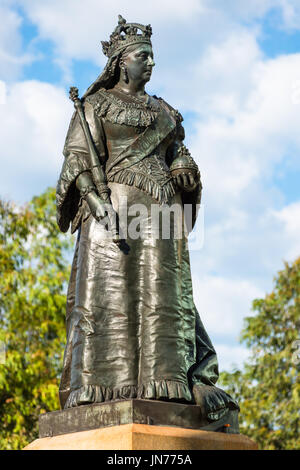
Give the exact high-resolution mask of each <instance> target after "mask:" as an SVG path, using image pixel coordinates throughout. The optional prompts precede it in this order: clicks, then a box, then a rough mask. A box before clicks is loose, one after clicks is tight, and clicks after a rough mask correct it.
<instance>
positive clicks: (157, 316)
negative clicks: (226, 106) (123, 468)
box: [57, 16, 238, 421]
mask: <svg viewBox="0 0 300 470" xmlns="http://www.w3.org/2000/svg"><path fill="white" fill-rule="evenodd" d="M151 34H152V30H151V27H150V25H148V26H143V25H141V24H136V23H126V20H125V19H124V18H122V17H121V16H119V23H118V26H117V27H116V29H115V30H114V32H113V33H112V35H111V36H110V40H109V42H102V45H103V52H104V54H105V55H106V56H107V57H108V62H107V65H106V67H105V68H104V70H103V72H102V73H101V75H100V76H99V77H98V78H97V79H96V81H95V82H94V83H93V84H92V85H91V86H90V87H89V88H88V90H87V91H86V93H85V94H84V96H83V97H82V99H81V100H80V103H81V105H82V109H83V111H84V118H85V120H86V123H87V125H88V128H89V133H90V136H89V137H90V141H89V139H88V136H87V133H86V132H84V126H83V122H82V120H83V118H82V116H80V115H79V114H80V113H79V112H78V111H76V112H75V113H74V115H73V117H72V120H71V123H70V127H69V131H68V134H67V137H66V142H65V147H64V157H65V159H64V164H63V168H62V171H61V175H60V178H59V181H58V185H57V216H58V224H59V227H60V229H61V230H62V231H63V232H66V231H67V230H68V228H69V226H70V224H71V231H72V233H74V232H75V231H76V230H78V237H77V244H76V248H75V254H74V260H73V265H72V271H71V278H70V283H69V288H68V294H67V320H66V324H67V345H66V349H65V354H64V364H63V373H62V378H61V384H60V401H61V406H62V408H69V407H74V406H79V405H84V404H89V403H97V402H104V401H112V400H121V399H129V398H143V399H149V400H167V401H175V402H181V403H187V404H199V405H200V406H202V408H203V412H205V413H206V416H207V418H208V419H209V420H211V421H213V420H218V419H219V418H220V416H222V415H223V414H224V413H226V412H227V411H228V409H237V408H238V405H237V404H236V403H235V401H234V400H233V399H232V398H231V397H230V396H229V395H228V394H227V393H225V392H224V391H223V390H221V389H219V388H218V387H216V386H215V383H216V381H217V379H218V363H217V358H216V353H215V350H214V348H213V346H212V344H211V341H210V339H209V337H208V335H207V333H206V331H205V329H204V327H203V325H202V322H201V320H200V318H199V314H198V312H197V310H196V307H195V304H194V301H193V292H192V281H191V272H190V262H189V252H188V244H187V237H186V234H185V231H183V235H182V236H181V237H178V236H175V229H174V227H175V225H176V224H177V225H178V224H179V225H180V224H184V216H183V215H182V214H183V211H182V213H181V215H180V218H179V219H178V216H177V218H176V217H175V216H174V217H173V220H172V222H173V225H172V224H171V225H172V226H171V229H170V231H169V236H168V237H164V236H162V233H161V231H160V230H161V229H159V230H158V234H157V231H156V236H155V237H153V227H152V217H151V211H152V209H153V207H154V208H156V209H159V208H170V207H171V206H173V205H174V204H176V205H179V206H180V207H183V206H184V205H187V204H188V205H189V206H190V207H191V208H192V218H191V219H192V226H193V225H194V223H195V220H196V216H197V206H198V205H199V204H200V197H201V182H200V173H199V170H198V167H197V165H196V163H195V162H194V160H193V158H192V157H191V155H190V153H189V151H188V150H187V148H186V147H185V146H184V144H183V140H184V129H183V127H182V121H183V119H182V116H181V115H180V113H179V112H178V111H176V110H175V109H173V108H172V106H170V105H169V104H168V103H166V102H165V101H164V100H163V99H162V98H158V97H156V96H149V95H148V94H147V93H146V91H145V84H146V83H147V82H148V81H149V80H150V77H151V72H152V68H153V66H154V60H153V51H152V45H151ZM91 141H92V143H93V148H94V150H95V152H96V153H97V158H98V165H93V164H92V163H91V157H90V151H91ZM97 166H99V168H100V167H101V169H102V170H101V171H103V174H104V175H105V181H102V182H101V185H100V189H99V185H98V187H97V185H96V184H95V178H94V171H95V169H94V167H97ZM99 168H98V169H99ZM97 171H98V170H97ZM101 188H102V189H101ZM108 194H109V201H110V204H111V206H112V208H113V210H114V212H115V213H116V214H118V215H119V214H120V213H121V212H122V210H123V209H124V207H123V203H122V201H126V208H127V209H126V210H127V212H126V215H127V219H128V220H127V223H128V227H130V222H133V221H134V215H135V216H136V213H135V214H134V215H133V213H134V211H133V210H132V208H133V207H136V205H138V206H139V207H141V206H142V207H143V208H146V209H147V210H146V212H143V214H144V215H143V217H142V225H143V235H144V236H139V237H137V236H136V234H135V235H134V236H130V233H129V232H130V230H127V232H128V233H126V235H125V236H122V235H121V232H120V238H121V239H122V238H123V241H122V243H115V241H116V240H113V239H112V238H109V237H107V233H108V231H107V227H106V226H104V224H103V223H102V222H103V217H104V215H103V214H104V213H105V211H104V207H105V204H104V203H105V200H106V202H107V200H108V199H107V198H106V199H105V197H107V195H108ZM104 195H105V197H104ZM121 206H122V207H121ZM123 212H124V210H123ZM145 214H146V215H145ZM171 219H172V217H171ZM175 219H176V220H175ZM121 225H122V224H121V222H120V229H121Z"/></svg>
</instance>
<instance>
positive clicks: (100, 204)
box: [85, 191, 107, 222]
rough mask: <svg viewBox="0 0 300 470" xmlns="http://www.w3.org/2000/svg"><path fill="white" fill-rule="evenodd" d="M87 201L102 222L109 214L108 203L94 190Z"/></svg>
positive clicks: (97, 218) (94, 215)
mask: <svg viewBox="0 0 300 470" xmlns="http://www.w3.org/2000/svg"><path fill="white" fill-rule="evenodd" d="M85 199H86V202H87V203H88V205H89V208H90V210H91V213H92V215H93V217H94V218H95V219H96V220H97V221H98V222H100V221H101V219H103V217H105V215H106V214H107V207H106V206H107V203H106V202H105V201H103V199H101V198H100V197H99V196H98V195H97V194H96V193H95V192H94V191H92V192H90V193H89V194H88V195H87V196H86V198H85Z"/></svg>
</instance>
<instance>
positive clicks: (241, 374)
mask: <svg viewBox="0 0 300 470" xmlns="http://www.w3.org/2000/svg"><path fill="white" fill-rule="evenodd" d="M253 310H254V312H255V315H254V316H251V317H248V318H246V319H245V327H244V329H243V331H242V338H241V340H242V341H243V342H245V343H246V345H247V346H248V347H249V348H250V351H251V356H250V359H249V361H248V363H246V364H245V365H244V368H243V370H242V371H241V370H236V371H235V372H233V373H231V374H230V373H223V374H222V384H223V386H224V388H226V390H227V391H228V392H229V393H232V395H233V396H235V397H236V398H237V399H238V401H239V403H240V406H241V415H240V423H241V432H243V433H245V434H247V435H248V436H249V437H251V438H252V439H254V440H255V441H256V442H257V443H258V445H259V447H260V448H261V449H265V450H267V449H269V450H280V449H300V435H299V424H300V419H299V418H300V413H299V410H300V380H299V363H300V258H298V259H297V260H296V261H295V262H294V263H293V264H288V263H285V268H284V269H283V270H282V271H280V272H279V273H278V275H277V277H276V279H275V286H274V289H273V292H271V293H270V294H268V295H266V297H265V298H264V299H256V300H254V302H253Z"/></svg>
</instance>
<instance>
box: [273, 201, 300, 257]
mask: <svg viewBox="0 0 300 470" xmlns="http://www.w3.org/2000/svg"><path fill="white" fill-rule="evenodd" d="M272 215H273V216H274V217H275V219H277V220H278V221H279V222H280V225H281V227H282V230H281V235H282V238H283V240H284V248H285V253H284V258H285V259H287V260H288V261H293V260H294V259H295V258H296V257H298V256H299V255H300V202H295V203H292V204H289V205H288V206H285V207H283V209H281V210H279V211H273V212H272Z"/></svg>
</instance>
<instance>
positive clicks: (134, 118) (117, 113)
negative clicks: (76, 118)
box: [86, 88, 160, 127]
mask: <svg viewBox="0 0 300 470" xmlns="http://www.w3.org/2000/svg"><path fill="white" fill-rule="evenodd" d="M120 95H121V93H120ZM128 96H129V95H128ZM153 98H154V100H153ZM153 98H152V99H151V98H150V97H149V99H148V102H144V101H142V100H140V99H138V98H135V97H131V96H130V101H125V100H123V99H121V98H119V97H117V96H116V95H114V94H112V93H110V92H108V91H107V90H106V89H105V88H100V90H98V91H97V92H96V93H95V94H94V95H90V96H88V97H87V98H86V101H88V102H89V103H91V104H92V105H93V108H94V110H95V113H96V114H97V115H98V116H99V117H101V118H104V119H105V120H107V121H109V122H111V123H113V124H125V125H127V126H134V127H148V126H149V125H150V124H152V122H153V121H154V120H155V119H156V117H157V115H158V113H159V111H160V103H159V101H160V98H157V97H153Z"/></svg>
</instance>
